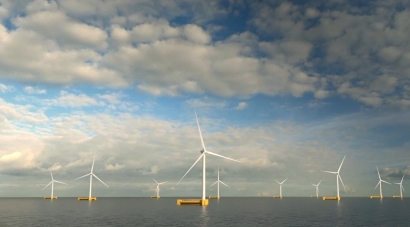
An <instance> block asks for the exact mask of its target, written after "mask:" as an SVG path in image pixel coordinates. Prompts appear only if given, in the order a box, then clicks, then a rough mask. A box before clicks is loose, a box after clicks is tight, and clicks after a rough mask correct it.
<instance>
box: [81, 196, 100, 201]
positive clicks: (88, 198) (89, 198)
mask: <svg viewBox="0 0 410 227" xmlns="http://www.w3.org/2000/svg"><path fill="white" fill-rule="evenodd" d="M82 200H88V201H95V200H97V197H78V201H82Z"/></svg>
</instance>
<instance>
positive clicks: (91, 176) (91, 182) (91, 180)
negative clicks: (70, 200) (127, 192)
mask: <svg viewBox="0 0 410 227" xmlns="http://www.w3.org/2000/svg"><path fill="white" fill-rule="evenodd" d="M94 161H95V154H94V160H93V164H92V166H91V172H90V173H88V174H86V175H84V176H81V177H79V178H76V179H74V180H78V179H80V178H83V177H86V176H90V193H89V195H88V198H84V199H81V200H95V199H96V198H95V197H94V198H93V197H91V188H92V185H93V176H94V177H95V178H97V180H99V181H100V182H101V183H103V184H104V185H105V186H107V188H108V185H106V184H105V183H104V182H103V181H102V180H100V178H98V177H97V176H96V175H95V174H94V173H93V169H94ZM79 200H80V198H79Z"/></svg>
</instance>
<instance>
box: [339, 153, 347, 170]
mask: <svg viewBox="0 0 410 227" xmlns="http://www.w3.org/2000/svg"><path fill="white" fill-rule="evenodd" d="M345 158H346V155H345V156H344V157H343V160H342V163H340V166H339V169H338V170H337V172H339V171H340V169H341V168H342V165H343V162H344V161H345Z"/></svg>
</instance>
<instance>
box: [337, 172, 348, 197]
mask: <svg viewBox="0 0 410 227" xmlns="http://www.w3.org/2000/svg"><path fill="white" fill-rule="evenodd" d="M337 176H339V179H340V182H342V185H343V188H344V189H345V192H346V193H347V191H346V187H345V184H343V181H342V178H341V177H340V175H337Z"/></svg>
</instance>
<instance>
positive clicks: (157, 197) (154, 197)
mask: <svg viewBox="0 0 410 227" xmlns="http://www.w3.org/2000/svg"><path fill="white" fill-rule="evenodd" d="M151 198H153V199H159V198H161V196H151Z"/></svg>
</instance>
